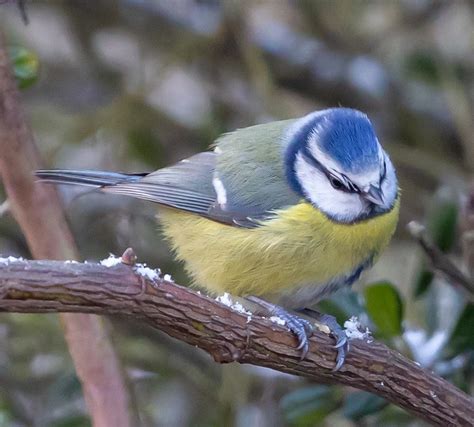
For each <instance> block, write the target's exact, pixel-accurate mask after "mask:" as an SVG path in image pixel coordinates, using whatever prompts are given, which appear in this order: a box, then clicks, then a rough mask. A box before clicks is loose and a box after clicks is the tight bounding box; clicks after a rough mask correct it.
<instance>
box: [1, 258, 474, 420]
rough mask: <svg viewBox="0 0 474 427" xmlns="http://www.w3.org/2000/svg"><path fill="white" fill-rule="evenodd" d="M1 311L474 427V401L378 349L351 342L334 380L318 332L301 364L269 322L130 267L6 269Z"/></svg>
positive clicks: (330, 352)
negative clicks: (159, 344) (137, 325)
mask: <svg viewBox="0 0 474 427" xmlns="http://www.w3.org/2000/svg"><path fill="white" fill-rule="evenodd" d="M0 311H9V312H24V313H45V312H79V313H96V314H109V315H110V314H120V315H129V316H133V317H134V318H138V319H141V320H143V321H145V322H147V323H148V324H150V325H152V326H153V327H155V328H157V329H160V330H162V331H164V332H166V333H167V334H169V335H171V336H173V337H175V338H177V339H179V340H182V341H185V342H187V343H189V344H191V345H195V346H198V347H200V348H202V349H203V350H205V351H207V352H208V353H210V354H211V355H212V356H213V357H214V359H215V360H216V361H218V362H221V363H225V362H234V361H235V362H239V363H250V364H254V365H259V366H265V367H269V368H273V369H276V370H279V371H282V372H287V373H290V374H295V375H300V376H305V377H308V378H311V379H313V380H315V381H323V382H333V383H340V384H346V385H349V386H352V387H355V388H358V389H362V390H367V391H370V392H372V393H375V394H377V395H379V396H382V397H384V398H386V399H387V400H389V401H390V402H392V403H394V404H396V405H398V406H400V407H402V408H405V409H406V410H407V411H409V412H411V413H412V414H414V415H417V416H419V417H421V418H423V419H425V420H427V421H429V422H430V423H432V424H437V425H443V426H447V425H452V426H468V425H469V426H470V425H472V424H473V421H474V400H473V399H471V398H470V397H469V396H467V395H466V394H464V393H463V392H461V391H460V390H458V389H457V388H456V387H454V386H453V385H452V384H450V383H448V382H447V381H445V380H443V379H442V378H439V377H437V376H436V375H434V374H433V373H431V372H429V371H427V370H425V369H423V368H421V367H420V366H418V365H417V364H416V363H414V362H411V361H409V360H407V359H406V358H405V357H403V356H402V355H401V354H399V353H397V352H394V351H392V350H390V349H389V348H387V347H386V346H385V345H383V344H382V343H379V342H376V341H374V342H365V341H363V340H352V341H351V351H350V353H349V355H348V357H347V360H346V363H345V364H344V366H343V367H342V369H341V370H340V371H338V372H332V371H331V369H332V368H333V367H334V359H335V351H334V348H333V344H334V343H333V340H332V338H331V337H329V336H328V335H326V334H324V333H322V332H319V331H317V332H316V333H315V335H314V336H313V337H312V338H311V342H310V352H309V353H308V355H307V357H306V358H305V359H304V360H303V361H300V360H299V355H300V352H299V351H297V350H296V349H295V338H294V337H293V335H292V334H291V333H289V332H288V331H286V329H285V328H284V327H281V326H278V325H276V324H274V323H272V322H270V321H269V320H268V319H264V318H260V317H257V316H252V317H251V318H250V320H249V319H248V318H247V315H243V314H241V313H238V312H235V311H233V310H232V309H230V308H229V307H227V306H225V305H223V304H221V303H218V302H216V301H215V300H213V299H211V298H208V297H205V296H203V295H200V294H198V293H196V292H193V291H191V290H189V289H187V288H184V287H181V286H178V285H175V284H173V283H169V282H166V281H160V282H159V283H154V284H151V283H150V282H147V281H145V279H143V277H141V276H138V275H137V274H136V273H135V271H134V269H133V268H132V267H130V266H128V265H125V264H119V265H117V266H114V267H104V266H101V265H97V264H79V263H61V262H57V261H14V262H1V263H0Z"/></svg>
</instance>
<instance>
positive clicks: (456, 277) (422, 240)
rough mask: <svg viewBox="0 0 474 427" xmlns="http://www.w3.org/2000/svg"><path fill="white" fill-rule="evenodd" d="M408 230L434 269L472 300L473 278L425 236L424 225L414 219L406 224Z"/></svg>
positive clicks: (473, 296) (473, 295)
mask: <svg viewBox="0 0 474 427" xmlns="http://www.w3.org/2000/svg"><path fill="white" fill-rule="evenodd" d="M408 231H409V232H410V233H411V235H412V236H413V237H414V238H415V239H416V240H417V241H418V243H419V244H420V246H421V247H422V248H423V250H424V251H425V254H426V255H427V256H428V258H429V259H430V261H431V264H432V267H433V269H434V270H436V271H439V272H440V273H443V274H444V275H445V276H446V277H447V278H448V279H449V281H450V282H451V283H452V284H453V285H455V286H457V287H459V288H461V289H462V290H464V291H465V292H466V293H467V296H468V298H469V299H470V300H471V301H474V279H471V278H469V277H467V276H466V275H465V274H464V273H463V272H462V271H461V270H460V269H459V268H458V267H456V265H455V264H454V263H453V262H452V261H451V260H450V259H449V258H448V257H447V256H446V255H445V254H444V253H443V252H442V251H441V250H440V249H439V248H438V247H437V246H436V245H435V244H434V243H433V242H431V241H430V240H429V238H428V237H427V236H426V232H425V227H424V226H423V225H421V224H420V223H418V222H416V221H412V222H410V223H409V224H408Z"/></svg>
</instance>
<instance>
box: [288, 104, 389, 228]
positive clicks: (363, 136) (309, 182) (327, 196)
mask: <svg viewBox="0 0 474 427" xmlns="http://www.w3.org/2000/svg"><path fill="white" fill-rule="evenodd" d="M287 137H288V138H289V145H288V148H287V151H286V153H285V164H286V175H287V179H288V181H289V183H290V185H291V187H292V188H293V189H294V190H295V191H296V192H298V193H299V194H300V195H301V196H303V197H304V198H305V199H306V200H308V201H309V202H310V203H312V204H313V205H314V206H315V207H317V208H318V209H320V210H321V211H322V212H323V213H324V214H326V215H327V216H328V217H329V218H331V219H332V220H334V221H337V222H342V223H353V222H357V221H361V220H364V219H368V218H371V217H373V216H375V215H379V214H382V213H384V212H388V211H389V210H391V209H392V207H393V206H394V203H395V200H396V198H397V193H398V184H397V177H396V175H395V169H394V167H393V165H392V163H391V161H390V159H389V157H388V155H387V153H385V151H384V150H383V149H382V147H381V145H380V144H379V142H378V139H377V136H376V135H375V132H374V129H373V127H372V124H371V123H370V120H369V119H368V117H367V116H366V115H365V114H363V113H361V112H360V111H357V110H352V109H347V108H334V109H329V110H324V111H319V112H315V113H312V114H309V115H307V116H305V117H303V118H301V119H299V120H297V121H296V122H295V123H294V124H293V125H292V126H291V127H290V129H289V131H288V135H287Z"/></svg>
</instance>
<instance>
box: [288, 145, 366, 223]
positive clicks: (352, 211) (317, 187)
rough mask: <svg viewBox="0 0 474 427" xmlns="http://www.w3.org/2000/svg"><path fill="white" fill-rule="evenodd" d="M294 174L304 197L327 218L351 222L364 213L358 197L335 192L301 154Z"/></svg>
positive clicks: (363, 203) (324, 176)
mask: <svg viewBox="0 0 474 427" xmlns="http://www.w3.org/2000/svg"><path fill="white" fill-rule="evenodd" d="M295 173H296V177H297V179H298V182H299V183H300V185H301V188H302V189H303V192H304V194H305V195H306V197H307V198H308V199H309V200H310V201H311V202H312V203H313V204H314V205H315V206H317V207H318V208H319V209H320V210H321V211H323V212H324V213H325V214H326V215H328V216H329V217H331V218H334V219H336V220H339V221H344V222H351V221H354V220H356V219H357V218H358V217H360V216H361V215H362V214H364V213H365V212H366V210H367V207H368V206H367V203H366V202H365V201H364V200H362V199H361V197H360V196H359V195H357V194H353V193H346V192H344V191H340V190H336V189H335V188H334V187H333V186H332V185H331V184H330V182H329V180H328V179H327V177H326V175H324V173H322V172H321V171H320V170H319V169H316V168H315V167H313V166H312V165H310V164H309V163H308V162H306V160H305V159H304V157H303V155H302V154H301V153H298V154H297V155H296V161H295Z"/></svg>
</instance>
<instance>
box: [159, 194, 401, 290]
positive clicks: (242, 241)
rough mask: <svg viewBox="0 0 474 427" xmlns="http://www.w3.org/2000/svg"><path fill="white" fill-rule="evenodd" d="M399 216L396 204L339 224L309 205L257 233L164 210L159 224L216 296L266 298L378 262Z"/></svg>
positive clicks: (281, 215) (281, 216)
mask: <svg viewBox="0 0 474 427" xmlns="http://www.w3.org/2000/svg"><path fill="white" fill-rule="evenodd" d="M398 211H399V203H398V201H397V204H396V205H395V207H394V208H393V209H392V210H391V211H390V212H388V213H386V214H384V215H381V216H377V217H375V218H373V219H370V220H367V221H363V222H360V223H357V224H339V223H334V222H332V221H330V220H329V219H328V218H327V217H326V216H325V215H324V214H322V213H321V212H320V211H318V210H317V209H315V208H314V207H313V206H312V205H310V204H309V203H306V202H302V203H300V204H298V205H295V206H292V207H290V208H288V209H286V210H282V211H279V212H278V215H277V216H276V217H275V218H273V219H271V220H269V221H266V222H265V223H264V224H263V225H262V226H260V227H257V228H253V229H244V228H238V227H231V226H228V225H224V224H220V223H217V222H215V221H211V220H208V219H205V218H202V217H200V216H197V215H194V214H191V213H185V212H181V211H177V210H173V209H169V208H160V212H159V219H160V221H161V223H162V225H163V231H164V234H165V235H166V237H167V238H168V239H169V240H170V242H171V244H172V247H173V249H174V251H175V252H176V255H177V258H178V259H180V260H183V261H184V262H185V266H186V270H187V271H188V273H189V274H190V275H191V277H192V278H193V280H194V283H195V284H196V285H198V286H200V287H203V288H205V289H207V290H208V291H211V292H213V293H223V292H229V293H231V294H233V295H240V296H244V295H256V296H266V295H278V294H279V293H288V292H289V291H291V289H293V288H297V287H299V286H303V285H308V284H316V285H317V284H321V285H323V284H325V283H327V282H329V281H331V279H334V278H336V277H339V276H343V275H345V274H348V273H350V272H351V271H353V270H354V269H355V268H356V267H358V266H359V265H360V264H361V263H363V262H364V261H366V260H367V259H368V258H370V257H372V256H374V257H375V258H376V257H377V256H378V254H379V253H380V252H381V251H382V250H383V249H384V248H385V246H386V245H387V244H388V242H389V240H390V238H391V236H392V234H393V233H394V231H395V228H396V224H397V220H398Z"/></svg>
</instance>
